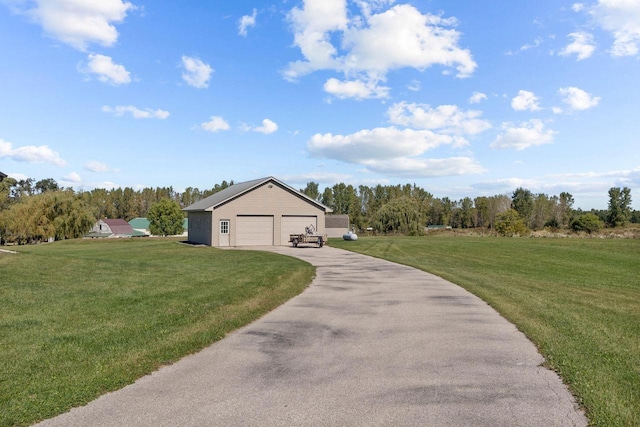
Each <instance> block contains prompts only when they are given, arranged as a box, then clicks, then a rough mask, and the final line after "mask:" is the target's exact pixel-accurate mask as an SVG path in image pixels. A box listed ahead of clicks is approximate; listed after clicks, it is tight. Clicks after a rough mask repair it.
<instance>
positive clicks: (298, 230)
mask: <svg viewBox="0 0 640 427" xmlns="http://www.w3.org/2000/svg"><path fill="white" fill-rule="evenodd" d="M310 225H313V227H314V228H315V229H316V230H317V229H318V217H317V216H283V217H282V228H281V230H282V234H281V236H280V244H281V245H288V244H289V234H302V233H304V232H305V228H306V227H308V226H310Z"/></svg>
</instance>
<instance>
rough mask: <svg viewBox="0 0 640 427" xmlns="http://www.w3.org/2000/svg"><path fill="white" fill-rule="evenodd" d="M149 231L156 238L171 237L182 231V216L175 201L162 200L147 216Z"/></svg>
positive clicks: (152, 207)
mask: <svg viewBox="0 0 640 427" xmlns="http://www.w3.org/2000/svg"><path fill="white" fill-rule="evenodd" d="M147 219H148V220H149V231H151V234H153V235H156V236H173V235H177V234H182V232H183V231H184V228H183V222H184V215H183V213H182V211H181V210H180V206H179V205H178V203H177V202H176V201H175V200H170V199H162V200H160V201H159V202H158V203H156V204H155V205H153V206H151V208H150V209H149V213H148V214H147Z"/></svg>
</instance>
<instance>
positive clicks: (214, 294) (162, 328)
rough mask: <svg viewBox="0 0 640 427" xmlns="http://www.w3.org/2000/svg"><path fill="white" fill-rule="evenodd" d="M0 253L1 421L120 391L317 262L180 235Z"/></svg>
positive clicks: (268, 302)
mask: <svg viewBox="0 0 640 427" xmlns="http://www.w3.org/2000/svg"><path fill="white" fill-rule="evenodd" d="M11 249H15V250H16V251H19V253H18V254H7V253H2V252H0V425H2V426H9V425H28V424H32V423H33V422H35V421H37V420H41V419H44V418H49V417H52V416H54V415H56V414H60V413H62V412H65V411H67V410H68V409H70V408H71V407H74V406H78V405H82V404H84V403H87V402H89V401H91V400H93V399H95V398H96V397H98V396H99V395H101V394H104V393H105V392H108V391H111V390H116V389H119V388H121V387H123V386H125V385H127V384H130V383H132V382H133V381H135V380H136V379H137V378H139V377H141V376H143V375H145V374H147V373H150V372H152V371H154V370H156V369H157V368H159V367H160V366H161V365H164V364H168V363H171V362H174V361H176V360H178V359H179V358H181V357H182V356H184V355H187V354H189V353H193V352H195V351H197V350H199V349H202V348H204V347H206V346H207V345H209V344H211V343H213V342H214V341H216V340H219V339H221V338H223V337H224V336H225V334H227V333H228V332H229V331H232V330H234V329H236V328H238V327H240V326H242V325H245V324H247V323H249V322H251V321H253V320H255V319H257V318H258V317H260V316H262V315H263V314H265V313H266V312H268V311H270V310H272V309H273V308H275V307H277V306H278V305H280V304H282V303H283V302H285V301H286V300H288V299H290V298H291V297H293V296H295V295H297V294H298V293H300V292H301V291H302V290H303V289H304V288H305V287H306V286H307V285H308V284H309V283H310V282H311V280H312V278H313V276H314V274H315V270H314V268H313V267H312V266H310V265H309V264H306V263H304V262H302V261H300V260H297V259H294V258H289V257H283V256H278V255H275V254H271V253H265V252H250V251H223V250H217V249H213V248H208V247H193V246H187V245H181V244H179V243H178V241H177V240H175V239H173V240H172V239H155V238H153V239H127V240H102V241H92V240H73V241H65V242H56V243H52V244H46V245H37V246H28V247H15V248H11Z"/></svg>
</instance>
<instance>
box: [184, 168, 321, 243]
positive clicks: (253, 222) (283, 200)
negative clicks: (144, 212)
mask: <svg viewBox="0 0 640 427" xmlns="http://www.w3.org/2000/svg"><path fill="white" fill-rule="evenodd" d="M183 210H184V211H185V212H187V214H188V216H189V241H190V242H193V243H199V244H205V245H208V246H272V245H275V246H278V245H287V244H289V234H300V233H304V232H305V228H306V227H309V226H313V227H314V228H315V229H316V230H317V232H318V233H320V234H323V233H324V224H325V221H324V216H325V214H326V213H327V212H331V209H330V208H328V207H326V206H324V205H323V204H322V203H320V202H318V201H317V200H314V199H312V198H310V197H308V196H307V195H305V194H303V193H301V192H300V191H298V190H296V189H294V188H292V187H290V186H288V185H287V184H285V183H283V182H281V181H279V180H277V179H275V178H273V177H269V178H262V179H256V180H253V181H247V182H242V183H239V184H235V185H232V186H231V187H228V188H225V189H224V190H222V191H220V192H218V193H215V194H213V195H211V196H209V197H207V198H206V199H202V200H200V201H199V202H196V203H194V204H192V205H191V206H187V207H186V208H184V209H183Z"/></svg>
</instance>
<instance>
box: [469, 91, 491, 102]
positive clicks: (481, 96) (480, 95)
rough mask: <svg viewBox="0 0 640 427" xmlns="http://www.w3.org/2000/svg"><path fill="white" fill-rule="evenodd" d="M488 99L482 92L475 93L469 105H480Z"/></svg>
mask: <svg viewBox="0 0 640 427" xmlns="http://www.w3.org/2000/svg"><path fill="white" fill-rule="evenodd" d="M486 99H487V95H486V94H484V93H482V92H473V94H472V95H471V98H469V104H479V103H481V102H482V101H484V100H486Z"/></svg>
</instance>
